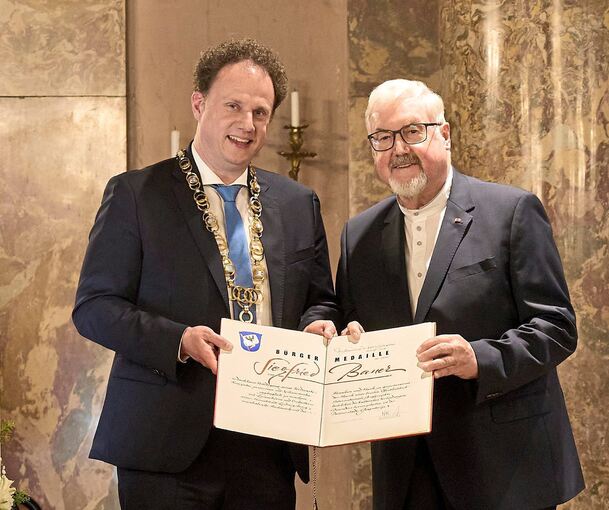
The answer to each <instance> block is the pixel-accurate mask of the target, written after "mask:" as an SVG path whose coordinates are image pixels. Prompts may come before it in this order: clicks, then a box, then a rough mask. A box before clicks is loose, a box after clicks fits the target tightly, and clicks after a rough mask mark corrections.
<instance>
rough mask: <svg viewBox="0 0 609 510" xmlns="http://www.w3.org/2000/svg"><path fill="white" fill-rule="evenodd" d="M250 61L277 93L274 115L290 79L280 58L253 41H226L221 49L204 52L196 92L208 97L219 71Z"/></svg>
mask: <svg viewBox="0 0 609 510" xmlns="http://www.w3.org/2000/svg"><path fill="white" fill-rule="evenodd" d="M244 60H251V61H252V62H253V63H254V64H256V65H257V66H259V67H261V68H262V69H264V70H265V71H266V72H267V74H268V75H269V77H270V78H271V81H272V82H273V89H274V90H275V101H274V103H273V112H274V111H275V110H276V109H277V107H278V106H279V105H280V104H281V102H282V101H283V100H284V99H285V96H286V94H287V90H288V77H287V75H286V73H285V68H284V67H283V64H282V63H281V61H280V60H279V57H278V56H277V55H276V54H275V53H274V52H273V51H272V50H271V49H270V48H267V47H266V46H263V45H262V44H260V43H258V42H257V41H255V40H253V39H240V40H230V41H225V42H223V43H221V44H219V45H218V46H214V47H213V48H209V49H208V50H205V51H202V52H201V56H200V57H199V61H198V62H197V65H196V67H195V72H194V83H193V86H194V90H195V91H196V92H201V93H203V94H206V93H207V92H209V89H210V87H211V85H212V83H213V82H214V80H215V79H216V76H217V75H218V73H219V72H220V70H221V69H222V68H223V67H224V66H227V65H229V64H236V63H237V62H243V61H244Z"/></svg>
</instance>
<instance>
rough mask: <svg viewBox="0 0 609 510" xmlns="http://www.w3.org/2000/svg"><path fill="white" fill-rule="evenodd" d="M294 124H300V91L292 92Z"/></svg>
mask: <svg viewBox="0 0 609 510" xmlns="http://www.w3.org/2000/svg"><path fill="white" fill-rule="evenodd" d="M291 102H292V126H300V109H299V107H298V91H296V90H295V91H294V92H292V95H291Z"/></svg>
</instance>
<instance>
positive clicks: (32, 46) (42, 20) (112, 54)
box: [0, 0, 125, 96]
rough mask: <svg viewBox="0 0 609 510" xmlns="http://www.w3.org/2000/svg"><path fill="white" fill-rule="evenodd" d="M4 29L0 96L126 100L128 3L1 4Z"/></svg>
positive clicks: (9, 0) (21, 0)
mask: <svg viewBox="0 0 609 510" xmlns="http://www.w3.org/2000/svg"><path fill="white" fill-rule="evenodd" d="M0 27H2V30H1V31H0V62H2V66H0V96H47V95H52V96H70V95H75V96H81V95H97V96H106V95H110V96H114V95H124V93H125V17H124V0H87V1H86V2H75V1H74V0H0Z"/></svg>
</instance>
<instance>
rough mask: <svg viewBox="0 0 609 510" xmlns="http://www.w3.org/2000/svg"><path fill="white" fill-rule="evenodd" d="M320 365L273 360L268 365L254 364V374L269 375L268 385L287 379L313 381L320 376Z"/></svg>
mask: <svg viewBox="0 0 609 510" xmlns="http://www.w3.org/2000/svg"><path fill="white" fill-rule="evenodd" d="M319 371H320V368H319V365H318V364H317V363H315V362H300V363H294V364H292V363H290V362H289V361H288V360H286V359H284V358H271V359H269V360H268V361H267V362H266V363H261V362H259V361H257V362H256V363H254V372H256V373H257V374H258V375H263V374H267V375H268V376H269V378H268V381H267V382H268V383H269V384H270V383H271V382H274V381H275V379H277V382H284V381H285V380H286V379H305V380H306V379H312V378H314V377H315V376H316V375H318V374H319Z"/></svg>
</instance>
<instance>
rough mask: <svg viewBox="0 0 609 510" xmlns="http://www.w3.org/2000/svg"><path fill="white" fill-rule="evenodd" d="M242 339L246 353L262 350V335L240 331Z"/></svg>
mask: <svg viewBox="0 0 609 510" xmlns="http://www.w3.org/2000/svg"><path fill="white" fill-rule="evenodd" d="M239 338H240V339H241V348H242V349H243V350H245V351H250V352H255V351H257V350H258V349H260V343H261V342H262V333H254V332H252V331H239Z"/></svg>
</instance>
